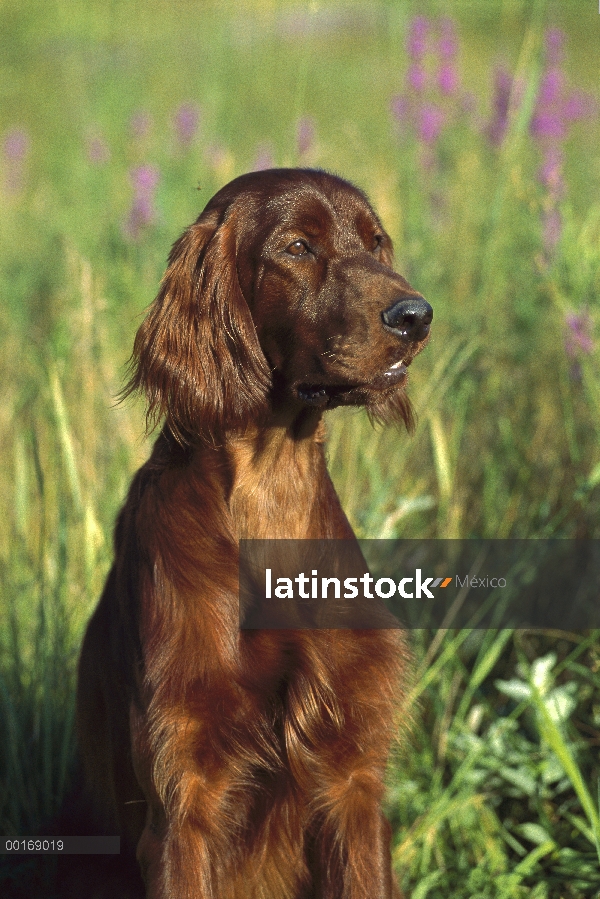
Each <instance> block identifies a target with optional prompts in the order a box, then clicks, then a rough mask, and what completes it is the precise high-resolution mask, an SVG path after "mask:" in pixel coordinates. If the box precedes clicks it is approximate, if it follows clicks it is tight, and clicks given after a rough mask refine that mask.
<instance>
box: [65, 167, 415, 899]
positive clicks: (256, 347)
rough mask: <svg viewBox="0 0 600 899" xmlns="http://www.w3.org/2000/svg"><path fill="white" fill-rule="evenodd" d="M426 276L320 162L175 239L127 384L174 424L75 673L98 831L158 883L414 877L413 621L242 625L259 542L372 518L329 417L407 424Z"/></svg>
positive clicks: (134, 508) (318, 894)
mask: <svg viewBox="0 0 600 899" xmlns="http://www.w3.org/2000/svg"><path fill="white" fill-rule="evenodd" d="M298 240H302V241H304V242H305V244H306V245H307V246H309V247H310V252H309V251H305V252H301V253H300V254H299V255H293V254H295V253H296V251H297V250H298V247H299V245H298V244H297V243H296V242H297V241H298ZM290 248H291V249H290ZM414 295H415V294H414V291H411V288H410V287H409V285H408V284H407V283H406V281H404V280H403V279H402V278H401V277H400V276H399V275H397V274H395V273H394V272H393V270H392V268H391V242H390V240H389V237H388V236H387V235H386V233H385V231H384V230H383V228H382V226H381V224H380V222H379V220H378V219H377V217H376V215H375V214H374V212H373V211H372V209H371V207H370V206H369V204H368V202H367V201H366V198H365V197H364V196H363V195H362V194H361V193H360V191H358V190H357V189H356V188H354V187H352V186H351V185H349V184H348V183H347V182H345V181H342V180H341V179H339V178H337V177H335V176H332V175H328V174H326V173H323V172H317V171H309V170H272V171H269V172H260V173H254V174H251V175H246V176H243V177H242V178H238V179H236V180H235V181H234V182H232V183H231V184H229V185H228V186H227V187H225V188H223V190H221V191H220V192H219V193H218V194H217V195H216V196H215V197H214V198H213V199H212V200H211V202H210V203H209V204H208V206H207V207H206V209H205V210H204V212H203V213H202V215H201V216H200V218H199V219H198V221H197V222H196V223H195V224H193V225H192V226H191V227H190V228H189V229H188V230H187V231H186V232H185V234H184V235H183V236H182V237H181V238H180V239H179V240H178V241H177V243H176V244H175V246H174V247H173V250H172V252H171V255H170V258H169V267H168V269H167V272H166V274H165V277H164V279H163V282H162V285H161V289H160V292H159V294H158V297H157V299H156V300H155V302H154V304H153V305H152V306H151V308H150V311H149V313H148V316H147V318H146V320H145V321H144V323H143V324H142V326H141V328H140V330H139V332H138V334H137V337H136V340H135V348H134V366H133V374H132V379H131V382H130V384H129V387H128V391H133V390H137V389H140V390H143V391H145V393H146V395H147V397H148V403H149V405H148V416H149V422H150V423H155V422H157V421H158V420H159V419H161V418H164V420H165V424H164V428H163V431H162V433H161V435H160V437H159V438H158V440H157V442H156V444H155V447H154V451H153V453H152V456H151V457H150V459H149V461H148V462H147V463H146V465H144V466H143V468H142V469H140V471H139V472H138V473H137V475H136V477H135V478H134V481H133V484H132V487H131V490H130V493H129V497H128V499H127V502H126V504H125V506H124V508H123V510H122V512H121V514H120V516H119V520H118V524H117V528H116V536H115V564H114V567H113V569H112V571H111V573H110V575H109V577H108V581H107V584H106V588H105V590H104V593H103V595H102V598H101V600H100V603H99V605H98V608H97V609H96V612H95V614H94V616H93V618H92V620H91V622H90V624H89V627H88V630H87V633H86V637H85V640H84V644H83V649H82V654H81V661H80V669H79V689H78V729H79V737H80V747H81V755H82V759H83V763H84V768H85V773H86V782H87V788H88V791H89V795H90V797H91V802H92V803H93V806H94V808H95V811H96V820H97V821H98V822H99V823H98V826H102V827H104V828H107V832H111V831H112V832H118V833H120V834H121V836H122V845H123V851H127V850H129V851H132V852H133V851H135V852H137V858H138V861H139V864H140V867H141V870H142V873H143V877H144V880H145V884H146V895H147V897H149V899H167V897H168V899H309V897H311V899H391V897H392V896H396V895H398V894H397V892H396V891H395V887H394V886H393V878H392V873H391V863H390V849H389V827H388V824H387V822H386V821H385V819H384V818H383V816H382V813H381V810H380V801H381V798H382V793H383V785H382V784H383V781H382V778H383V773H384V768H385V764H386V758H387V754H388V750H389V746H390V741H391V739H392V732H393V728H394V709H395V707H396V704H397V701H398V697H399V696H400V695H401V680H402V676H403V667H404V663H405V658H406V653H405V648H404V642H403V639H402V635H401V633H400V632H399V631H394V630H381V631H378V630H372V631H348V630H320V631H319V630H311V631H308V630H305V631H246V632H241V633H240V630H239V626H238V615H239V610H238V570H237V558H238V542H239V540H240V538H242V537H265V538H280V537H286V538H287V537H294V538H351V537H352V531H351V528H350V525H349V524H348V521H347V519H346V517H345V515H344V513H343V511H342V509H341V506H340V504H339V501H338V498H337V496H336V494H335V491H334V488H333V485H332V483H331V480H330V479H329V476H328V473H327V469H326V465H325V456H324V451H323V435H322V426H321V423H320V419H321V415H322V412H323V411H324V409H325V408H327V407H331V406H334V405H340V404H345V405H365V406H366V407H367V409H368V410H369V412H370V414H371V415H372V416H373V417H374V418H376V419H379V420H382V421H404V422H405V423H406V424H407V425H409V424H410V421H411V417H410V405H409V403H408V400H407V398H406V394H405V392H404V387H403V381H404V380H405V378H404V377H400V375H399V374H398V366H396V368H395V369H394V368H393V366H394V363H397V362H398V361H399V360H400V359H404V362H405V364H408V363H409V362H410V361H411V359H412V358H413V357H414V356H415V355H416V353H417V352H418V351H419V350H420V349H421V347H422V345H423V343H424V342H425V337H423V335H421V336H420V337H419V339H418V340H416V339H413V340H410V339H402V337H401V336H399V335H398V334H393V333H391V332H390V329H389V328H384V327H383V325H382V320H381V312H382V310H384V309H386V308H388V307H389V306H390V305H391V304H393V303H394V302H396V301H397V300H398V299H399V298H402V297H412V296H414ZM386 372H387V374H386ZM319 390H320V391H321V393H319ZM128 895H130V894H128Z"/></svg>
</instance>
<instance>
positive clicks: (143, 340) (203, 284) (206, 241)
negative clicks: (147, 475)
mask: <svg viewBox="0 0 600 899" xmlns="http://www.w3.org/2000/svg"><path fill="white" fill-rule="evenodd" d="M215 218H216V217H215V214H214V211H213V212H211V213H207V214H204V215H203V216H201V217H200V218H199V219H198V221H197V222H195V223H194V224H193V225H192V226H191V227H190V228H188V230H187V231H185V232H184V234H183V235H182V236H181V237H180V238H179V240H178V241H177V242H176V243H175V244H174V246H173V249H172V250H171V253H170V255H169V265H168V268H167V271H166V273H165V275H164V277H163V280H162V283H161V287H160V291H159V293H158V296H157V297H156V299H155V301H154V303H153V304H152V306H151V307H150V310H149V312H148V315H147V316H146V319H145V320H144V322H143V323H142V325H141V327H140V329H139V330H138V332H137V335H136V338H135V343H134V347H133V354H132V357H131V361H130V367H131V372H132V374H131V378H130V380H129V382H128V384H127V385H126V387H125V389H124V391H123V395H124V396H128V395H129V394H131V393H133V392H135V391H137V390H143V391H144V392H145V394H146V397H147V400H148V408H147V413H146V423H147V426H148V429H149V430H152V428H154V427H155V426H156V424H157V423H158V422H159V420H160V419H161V418H163V416H164V417H165V419H166V422H167V424H168V426H169V427H170V429H171V431H172V433H173V434H174V436H175V437H176V438H177V439H178V440H179V441H180V442H181V443H189V442H190V441H192V440H193V439H194V437H198V436H200V437H205V438H210V439H213V440H214V439H215V438H216V437H217V436H218V435H222V434H223V433H224V432H225V431H227V430H238V429H240V428H242V427H243V426H244V425H245V424H247V423H248V422H249V421H250V420H251V419H252V418H253V417H255V416H256V415H258V414H260V412H261V411H263V410H264V409H265V408H266V402H267V396H268V392H269V388H270V385H271V378H270V372H269V367H268V364H267V361H266V359H265V357H264V355H263V352H262V350H261V348H260V345H259V342H258V337H257V334H256V330H255V328H254V323H253V321H252V316H251V314H250V310H249V308H248V305H247V303H246V301H245V299H244V296H243V294H242V290H241V287H240V284H239V281H238V276H237V270H236V248H235V219H234V217H233V216H232V215H230V216H229V218H226V219H225V220H224V221H222V222H221V223H220V224H219V223H218V222H217V221H215Z"/></svg>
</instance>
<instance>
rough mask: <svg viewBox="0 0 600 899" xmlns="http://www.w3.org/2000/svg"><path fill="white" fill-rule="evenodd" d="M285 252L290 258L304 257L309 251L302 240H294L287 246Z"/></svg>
mask: <svg viewBox="0 0 600 899" xmlns="http://www.w3.org/2000/svg"><path fill="white" fill-rule="evenodd" d="M287 252H288V253H289V254H290V256H305V255H306V254H307V253H308V252H309V250H308V247H307V246H306V244H305V243H304V241H303V240H295V241H294V243H291V244H290V245H289V247H288V248H287Z"/></svg>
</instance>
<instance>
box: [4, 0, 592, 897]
mask: <svg viewBox="0 0 600 899" xmlns="http://www.w3.org/2000/svg"><path fill="white" fill-rule="evenodd" d="M0 24H1V27H0V97H1V101H0V141H1V144H0V208H1V212H0V297H1V305H0V377H1V381H2V384H3V385H4V387H3V401H2V404H1V405H0V487H1V491H2V496H3V497H4V500H5V510H4V511H3V515H2V523H1V525H0V570H1V575H2V594H1V596H0V653H1V655H0V705H1V706H2V715H1V718H0V728H1V729H2V730H1V732H0V733H1V739H0V764H1V768H0V822H1V824H0V826H1V827H3V828H4V829H5V831H6V832H7V833H23V834H25V833H34V832H35V829H36V827H38V826H39V825H40V822H41V821H43V819H44V817H46V816H48V815H50V814H52V812H53V811H54V810H55V809H56V808H57V807H58V806H59V804H60V801H61V797H62V795H63V793H64V790H65V789H66V784H67V782H68V775H69V771H70V766H71V763H72V755H73V733H72V715H73V683H74V670H75V662H76V656H77V651H78V644H79V640H80V638H81V633H82V628H83V627H84V624H85V621H86V620H87V618H88V617H89V614H90V612H91V610H92V608H93V606H94V603H95V601H96V599H97V597H98V595H99V591H100V589H101V586H102V582H103V579H104V577H105V575H106V572H107V570H108V566H109V564H110V559H111V531H112V525H113V521H114V517H115V514H116V511H117V509H118V507H119V505H120V504H121V503H122V501H123V499H124V496H125V493H126V490H127V485H128V483H129V480H130V478H131V475H132V473H133V471H134V470H135V469H136V468H137V467H138V466H139V465H140V464H141V463H142V462H143V460H144V459H145V457H146V455H147V453H148V447H149V444H148V441H147V440H146V439H145V438H144V436H143V408H142V406H141V404H136V403H133V402H130V403H129V404H127V405H122V406H116V405H115V397H116V394H117V393H118V391H119V389H120V387H121V386H122V383H123V378H124V366H125V363H126V361H127V359H128V357H129V354H130V351H131V347H132V343H133V337H134V334H135V331H136V328H137V327H138V325H139V323H140V321H141V317H142V314H143V310H144V308H145V307H146V306H147V305H148V304H149V303H150V302H151V300H152V299H153V297H154V295H155V293H156V290H157V286H158V283H159V280H160V276H161V274H162V272H163V270H164V266H165V260H166V256H167V253H168V250H169V247H170V245H171V243H172V242H173V241H174V240H175V239H176V237H177V236H178V235H179V233H180V232H181V230H182V229H183V228H184V227H185V226H186V225H187V224H189V223H190V222H191V221H192V220H193V219H194V218H195V217H196V216H197V215H198V214H199V212H200V211H201V209H202V208H203V206H204V205H205V204H206V202H208V200H209V199H210V197H211V196H212V194H213V193H214V192H215V191H216V190H217V189H218V188H219V187H220V186H222V185H223V184H224V183H226V182H227V181H228V180H230V179H231V178H233V177H235V176H236V175H238V174H241V173H242V172H245V171H248V170H250V169H253V168H259V167H267V166H270V165H275V166H284V165H308V166H317V167H323V168H326V169H329V170H332V171H335V172H337V173H338V174H340V175H342V176H344V177H346V178H348V179H350V180H352V181H354V182H355V183H357V184H358V185H359V186H360V187H362V188H363V189H364V190H366V192H367V193H368V195H369V196H370V197H371V199H372V201H373V204H374V205H375V207H376V208H377V210H378V211H379V213H380V215H381V217H382V219H383V222H384V224H385V225H386V227H387V229H388V230H389V232H390V234H391V235H392V238H393V240H394V243H395V247H396V259H397V267H398V269H399V270H400V271H401V272H402V273H403V274H405V275H406V276H407V278H408V280H409V281H410V282H411V283H412V284H413V286H414V287H415V288H417V289H419V290H420V291H421V292H422V293H423V294H424V295H425V296H426V297H427V299H428V300H429V301H430V302H431V303H432V305H433V307H434V310H435V321H434V327H433V334H432V339H431V342H430V344H429V346H428V347H427V349H426V351H425V353H423V355H422V356H421V357H419V359H418V360H417V361H416V363H415V364H414V365H413V366H412V368H411V385H410V393H411V397H412V399H413V401H414V404H415V407H416V410H417V413H418V417H419V425H418V429H417V433H416V435H415V436H414V437H413V438H408V437H407V436H406V435H404V434H401V433H399V432H397V431H394V430H379V431H373V430H372V429H371V427H370V425H369V423H368V422H367V420H366V418H365V417H364V415H363V414H362V413H361V412H352V411H348V410H346V411H343V412H342V411H339V410H338V411H337V412H335V413H332V414H331V415H330V416H329V417H328V426H329V445H328V454H329V459H330V467H331V469H332V473H333V476H334V479H335V482H336V485H337V487H338V490H339V493H340V496H341V498H342V502H343V504H344V507H345V508H346V510H347V511H348V514H349V517H350V519H351V521H352V523H353V525H354V527H355V529H356V531H357V533H358V534H359V535H360V536H365V537H378V536H386V537H396V536H400V537H402V536H407V537H413V538H415V537H441V538H445V537H473V536H486V537H543V536H559V537H590V538H591V537H593V538H598V537H599V536H600V525H599V516H598V513H599V511H600V493H599V490H598V486H599V485H600V445H599V440H598V437H599V428H600V416H599V414H598V413H599V404H600V372H599V368H598V365H599V361H600V356H599V353H598V346H597V319H598V293H599V287H600V274H599V272H600V202H599V200H598V198H599V197H600V190H599V188H600V152H599V151H598V147H600V117H599V114H598V112H599V107H598V103H599V100H600V91H599V85H598V58H599V54H598V51H599V48H600V40H599V39H600V16H599V15H598V9H597V7H596V5H595V3H594V2H592V0H590V2H585V3H584V2H580V0H577V2H576V0H572V2H566V0H563V2H560V3H559V2H552V0H534V2H531V0H470V2H467V0H455V2H453V3H450V4H449V3H444V4H442V3H441V2H435V0H429V2H423V3H419V4H417V3H413V2H399V0H375V2H371V3H368V4H367V3H363V2H358V0H356V2H337V0H309V2H304V3H301V2H291V0H290V2H284V0H272V2H269V0H263V2H259V0H247V2H245V3H244V4H243V5H240V4H238V3H232V2H220V3H216V2H211V0H208V2H202V3H200V2H198V0H196V2H192V0H171V2H166V0H164V2H156V0H153V2H152V3H147V2H146V3H141V2H135V0H133V2H120V0H105V2H102V3H101V2H99V0H91V2H85V3H84V2H83V0H70V2H65V0H48V2H45V3H40V2H35V0H19V2H17V0H3V2H1V3H0ZM566 600H568V598H566ZM432 640H433V642H431V641H432ZM415 651H416V654H417V658H418V662H419V665H420V668H419V672H420V673H419V680H418V685H417V686H416V687H415V692H414V695H413V697H412V698H413V700H414V701H415V703H417V704H418V709H417V710H416V711H415V717H416V719H417V721H418V722H419V723H418V724H416V725H415V731H414V735H413V738H412V743H411V745H410V746H409V748H408V749H405V750H404V753H403V755H401V757H400V759H399V760H398V761H397V762H396V763H395V766H392V769H391V772H390V798H389V812H390V816H391V818H392V821H393V824H394V845H395V846H396V847H397V848H396V855H395V858H396V861H397V863H398V869H399V871H400V873H401V876H402V878H403V880H404V882H405V886H406V887H407V888H410V889H413V890H414V893H413V895H414V896H416V897H417V896H418V897H424V896H429V895H431V896H438V895H439V896H445V895H448V891H449V890H452V894H453V895H456V896H465V897H466V896H482V897H488V896H490V897H492V896H519V897H520V896H525V895H528V896H529V895H535V896H536V897H545V896H592V895H598V890H600V873H599V868H598V855H597V842H598V838H599V833H600V829H599V826H598V802H597V785H598V761H597V747H598V745H599V744H600V699H599V694H598V688H599V686H600V674H599V671H600V638H599V635H598V634H597V633H596V634H594V633H591V634H558V633H553V634H528V633H526V632H519V633H517V634H510V633H507V632H500V633H491V632H488V633H485V634H483V633H479V634H477V633H471V634H468V633H466V632H461V633H453V632H449V633H448V634H446V635H438V636H433V635H425V634H423V635H420V636H418V638H416V640H415ZM502 684H504V687H503V686H502ZM507 684H508V685H509V686H506V685H507ZM518 684H521V685H522V686H521V687H519V686H518ZM527 690H529V693H528V692H527ZM519 691H520V692H519ZM556 691H558V692H556ZM557 697H558V698H557ZM400 771H402V774H400ZM459 812H460V813H459ZM10 861H11V862H12V861H13V860H10ZM3 870H5V869H0V883H3V882H4V881H2V880H1V878H2V877H5V878H6V884H8V885H9V886H10V888H14V889H17V886H16V884H17V881H18V879H19V876H20V875H18V872H17V873H15V870H14V868H11V867H10V865H9V867H8V868H6V871H5V873H4V874H2V871H3ZM7 888H8V887H7ZM48 889H49V888H48Z"/></svg>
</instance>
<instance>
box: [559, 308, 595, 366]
mask: <svg viewBox="0 0 600 899" xmlns="http://www.w3.org/2000/svg"><path fill="white" fill-rule="evenodd" d="M565 324H566V326H567V330H566V333H565V351H566V353H567V356H568V357H569V358H570V359H576V358H577V357H578V355H579V354H581V353H583V354H584V355H586V356H589V354H590V353H592V352H593V351H594V339H593V337H592V319H591V316H590V314H589V312H588V311H587V310H586V309H584V310H582V311H581V312H570V313H569V314H568V315H566V316H565Z"/></svg>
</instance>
